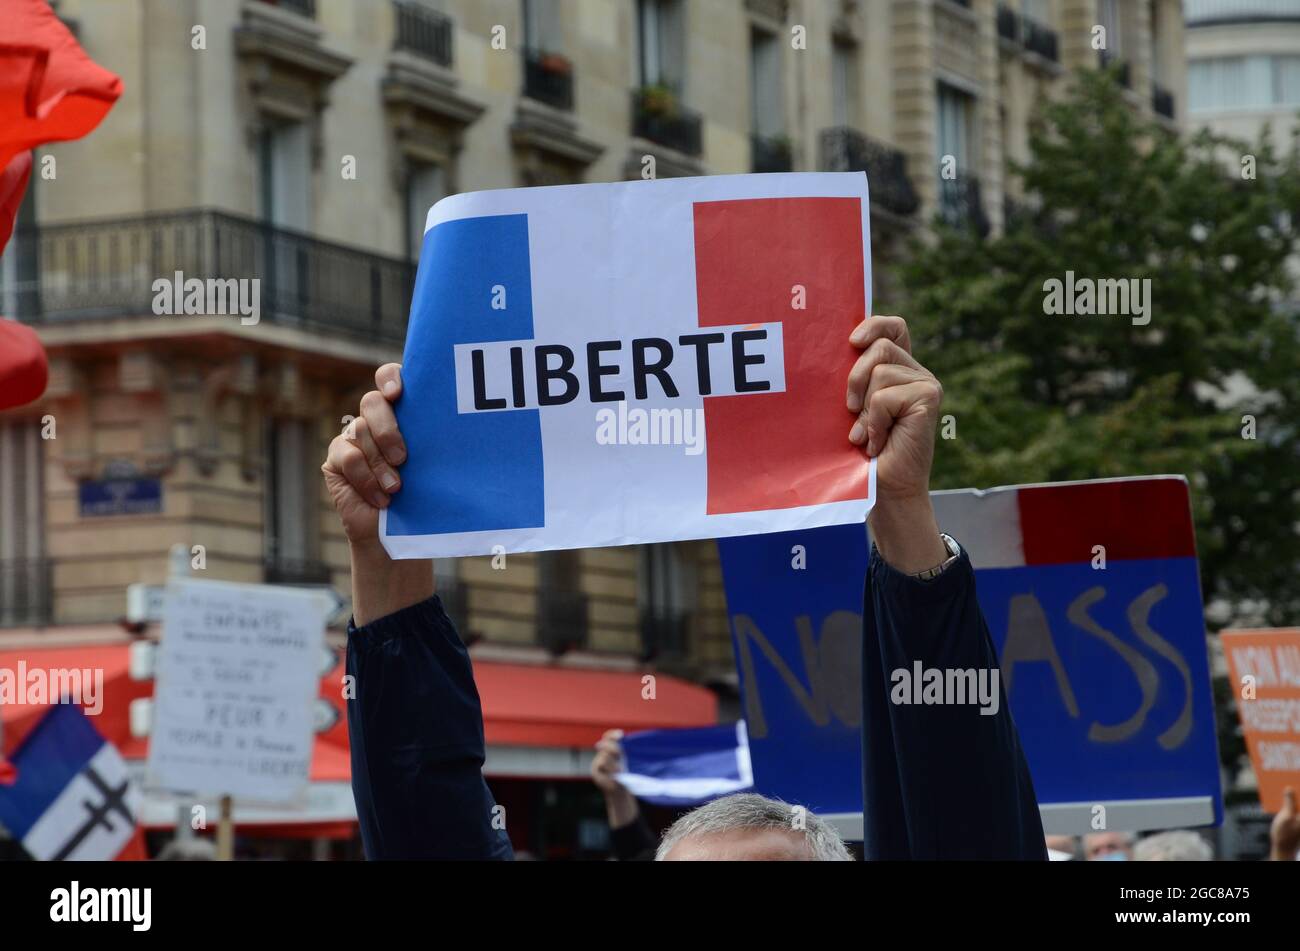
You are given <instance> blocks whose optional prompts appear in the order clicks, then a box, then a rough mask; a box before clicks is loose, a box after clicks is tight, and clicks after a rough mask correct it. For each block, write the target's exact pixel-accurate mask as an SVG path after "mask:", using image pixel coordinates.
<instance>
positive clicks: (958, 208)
mask: <svg viewBox="0 0 1300 951" xmlns="http://www.w3.org/2000/svg"><path fill="white" fill-rule="evenodd" d="M939 217H940V218H942V219H943V221H944V222H945V223H947V224H948V225H949V226H950V227H952V228H956V229H958V230H960V231H974V232H975V233H976V234H978V235H979V236H980V237H985V236H986V235H987V234H988V233H989V219H988V216H987V215H986V214H985V213H984V202H983V200H982V199H981V197H980V182H979V179H978V178H975V177H974V176H972V175H962V176H960V177H959V178H941V179H939Z"/></svg>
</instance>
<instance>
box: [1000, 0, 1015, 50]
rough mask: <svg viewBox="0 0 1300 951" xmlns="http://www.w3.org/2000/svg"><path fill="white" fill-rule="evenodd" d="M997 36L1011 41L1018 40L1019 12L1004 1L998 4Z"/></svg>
mask: <svg viewBox="0 0 1300 951" xmlns="http://www.w3.org/2000/svg"><path fill="white" fill-rule="evenodd" d="M998 36H1000V37H1001V38H1002V39H1004V40H1009V41H1010V42H1012V43H1019V42H1020V14H1019V13H1017V12H1016V11H1015V10H1012V9H1011V8H1010V7H1009V6H1007V5H1006V4H1004V3H999V4H998Z"/></svg>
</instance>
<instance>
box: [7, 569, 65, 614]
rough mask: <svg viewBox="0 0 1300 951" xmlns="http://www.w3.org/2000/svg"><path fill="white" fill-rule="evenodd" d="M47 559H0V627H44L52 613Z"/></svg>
mask: <svg viewBox="0 0 1300 951" xmlns="http://www.w3.org/2000/svg"><path fill="white" fill-rule="evenodd" d="M52 595H53V586H52V585H51V583H50V562H49V560H48V559H45V558H27V559H15V560H12V561H0V627H45V626H46V625H48V624H49V623H50V621H51V619H52V617H53V603H54V599H53V596H52Z"/></svg>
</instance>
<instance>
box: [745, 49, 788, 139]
mask: <svg viewBox="0 0 1300 951" xmlns="http://www.w3.org/2000/svg"><path fill="white" fill-rule="evenodd" d="M749 52H750V55H749V101H750V127H751V128H752V129H753V130H754V134H755V135H759V136H763V137H764V138H767V137H770V136H775V135H780V134H781V133H782V132H783V131H785V107H784V105H783V102H784V97H783V96H782V95H781V44H780V42H779V41H778V40H777V38H776V34H774V33H769V32H768V31H767V30H760V29H758V28H754V29H752V30H750V33H749Z"/></svg>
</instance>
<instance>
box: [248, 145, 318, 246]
mask: <svg viewBox="0 0 1300 951" xmlns="http://www.w3.org/2000/svg"><path fill="white" fill-rule="evenodd" d="M310 139H311V137H310V134H309V130H308V128H307V124H306V123H305V122H286V123H284V124H282V125H276V126H273V127H271V128H269V129H266V130H264V131H263V132H262V138H261V143H260V152H261V155H260V156H259V159H260V161H259V164H260V166H261V174H262V181H261V186H262V187H261V191H262V194H261V200H262V218H263V220H265V221H266V222H268V223H269V224H272V225H275V226H276V227H278V228H293V229H295V230H297V231H307V230H308V229H309V228H310V227H311V142H310Z"/></svg>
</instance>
